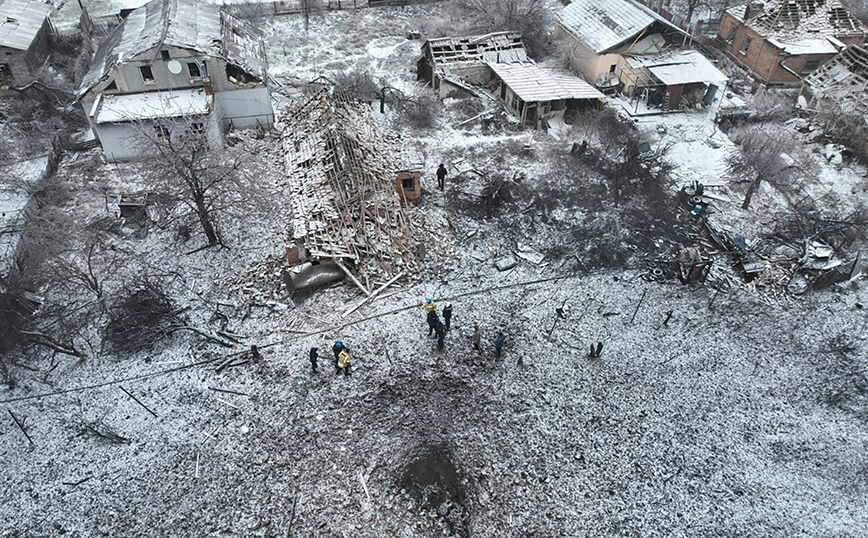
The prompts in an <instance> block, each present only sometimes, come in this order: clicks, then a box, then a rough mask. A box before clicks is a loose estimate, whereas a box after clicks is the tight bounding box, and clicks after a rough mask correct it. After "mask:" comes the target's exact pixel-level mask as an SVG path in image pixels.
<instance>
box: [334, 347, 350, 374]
mask: <svg viewBox="0 0 868 538" xmlns="http://www.w3.org/2000/svg"><path fill="white" fill-rule="evenodd" d="M350 360H351V357H350V353H349V351H347V350H346V349H343V350H342V351H341V352H340V353H339V354H338V364H337V374H338V375H340V374H341V371H343V373H344V374H346V376H347V377H350Z"/></svg>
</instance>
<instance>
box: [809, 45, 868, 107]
mask: <svg viewBox="0 0 868 538" xmlns="http://www.w3.org/2000/svg"><path fill="white" fill-rule="evenodd" d="M800 102H801V103H802V104H803V106H807V107H808V108H810V109H815V108H817V107H819V106H821V104H822V103H823V102H826V103H833V104H834V105H835V106H837V107H840V109H841V110H842V111H843V112H845V113H849V114H857V115H860V116H863V117H865V118H868V51H866V50H865V49H863V48H861V47H857V46H856V45H850V46H849V47H847V48H846V49H844V50H843V51H841V52H840V53H839V54H838V55H836V56H835V57H834V58H832V59H831V60H829V61H828V62H826V63H825V64H824V65H823V67H821V68H819V69H817V70H816V71H814V72H813V73H811V74H810V75H808V76H807V77H805V80H804V81H803V82H802V91H801V94H800ZM866 121H868V120H866Z"/></svg>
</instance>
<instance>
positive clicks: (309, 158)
mask: <svg viewBox="0 0 868 538" xmlns="http://www.w3.org/2000/svg"><path fill="white" fill-rule="evenodd" d="M282 115H283V122H284V123H285V124H286V128H285V129H284V130H283V134H282V142H283V148H284V154H285V165H286V179H287V182H288V190H289V199H290V203H291V204H292V216H291V221H290V225H289V236H290V239H291V240H293V241H298V242H300V243H301V244H302V245H303V247H304V248H305V249H306V250H307V251H308V252H310V254H311V255H312V256H314V257H317V258H326V259H327V258H333V259H337V260H341V259H348V260H351V261H352V262H353V263H355V264H356V266H357V269H358V270H359V271H360V272H361V273H362V274H364V275H365V276H368V275H379V276H382V275H384V274H386V275H390V276H392V275H394V274H397V273H398V272H399V271H403V270H406V269H407V268H408V266H409V265H411V264H412V260H413V256H412V254H411V253H412V252H414V248H415V244H414V243H415V239H414V237H415V235H416V231H415V230H416V229H417V226H418V225H419V220H420V219H419V218H418V216H414V217H412V218H411V216H410V214H409V213H411V212H412V210H411V209H409V208H405V207H402V206H401V201H400V199H399V198H398V192H397V190H396V187H395V179H396V178H397V172H398V165H396V164H395V162H394V160H393V158H392V156H391V154H392V152H393V151H395V150H396V149H397V148H399V147H400V146H401V142H400V140H399V139H398V137H397V135H395V134H392V133H386V132H384V131H383V130H382V129H380V128H379V126H378V125H377V122H376V120H375V119H374V117H373V115H372V114H371V109H370V106H368V105H367V104H365V103H362V102H361V101H358V100H356V99H353V98H352V97H351V96H349V94H347V93H345V92H340V91H335V89H334V88H333V87H332V86H331V85H325V86H323V87H322V88H321V89H320V90H318V91H317V93H316V94H315V95H314V96H313V97H312V98H311V99H309V100H308V101H307V102H305V103H303V104H301V105H295V106H290V107H287V108H285V109H284V111H283V112H282Z"/></svg>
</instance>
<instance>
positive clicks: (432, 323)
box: [428, 310, 440, 336]
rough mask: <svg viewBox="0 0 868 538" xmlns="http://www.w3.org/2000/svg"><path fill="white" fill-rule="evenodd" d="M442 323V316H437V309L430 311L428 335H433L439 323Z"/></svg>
mask: <svg viewBox="0 0 868 538" xmlns="http://www.w3.org/2000/svg"><path fill="white" fill-rule="evenodd" d="M438 323H440V318H439V317H438V316H437V311H436V310H432V311H430V312H428V336H431V335H432V334H433V333H434V331H435V330H436V329H437V324H438Z"/></svg>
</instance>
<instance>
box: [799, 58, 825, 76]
mask: <svg viewBox="0 0 868 538" xmlns="http://www.w3.org/2000/svg"><path fill="white" fill-rule="evenodd" d="M821 63H822V60H807V61H806V62H805V67H803V68H802V73H810V72H811V71H813V70H814V69H816V68H818V67H820V64H821Z"/></svg>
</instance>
